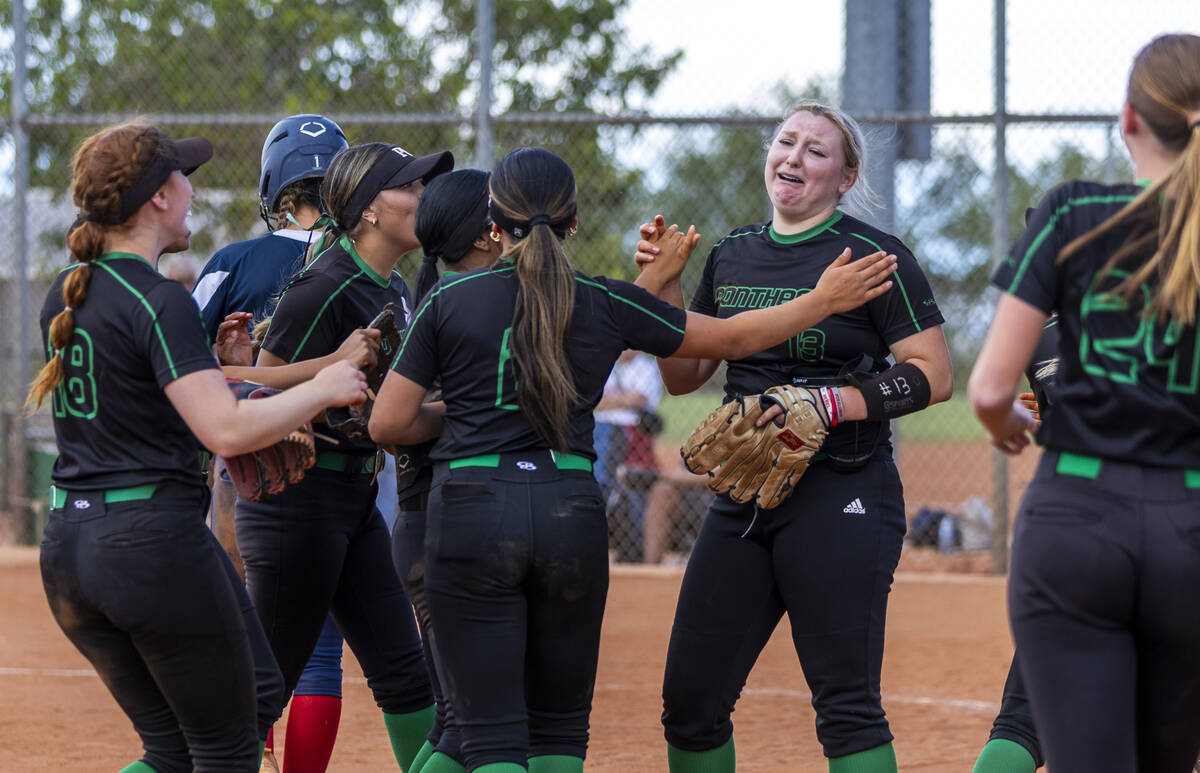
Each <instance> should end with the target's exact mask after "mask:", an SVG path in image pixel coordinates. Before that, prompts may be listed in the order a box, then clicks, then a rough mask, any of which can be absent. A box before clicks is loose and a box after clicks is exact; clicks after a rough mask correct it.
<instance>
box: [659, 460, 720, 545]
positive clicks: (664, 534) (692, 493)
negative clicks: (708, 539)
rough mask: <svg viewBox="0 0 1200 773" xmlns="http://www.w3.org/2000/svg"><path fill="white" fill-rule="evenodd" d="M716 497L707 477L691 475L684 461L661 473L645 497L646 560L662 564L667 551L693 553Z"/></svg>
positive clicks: (692, 473)
mask: <svg viewBox="0 0 1200 773" xmlns="http://www.w3.org/2000/svg"><path fill="white" fill-rule="evenodd" d="M713 496H715V495H714V494H713V493H712V491H710V490H709V488H708V476H707V475H697V474H696V473H694V472H689V471H688V469H687V468H686V467H684V466H683V462H682V461H681V462H680V463H679V467H677V468H674V469H667V470H662V471H661V472H660V473H659V475H658V477H657V479H656V480H655V481H654V484H653V485H652V486H651V487H650V492H649V494H647V495H646V511H645V552H644V553H643V560H644V561H645V562H646V563H647V564H660V563H662V560H663V556H665V555H666V552H667V551H668V550H679V551H682V552H687V551H688V550H690V549H691V545H692V542H694V541H695V539H696V532H697V531H699V530H700V524H701V523H702V522H703V521H704V514H705V513H706V512H708V506H709V505H710V504H712V500H713Z"/></svg>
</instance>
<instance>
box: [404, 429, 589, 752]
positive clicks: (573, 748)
mask: <svg viewBox="0 0 1200 773" xmlns="http://www.w3.org/2000/svg"><path fill="white" fill-rule="evenodd" d="M518 464H520V465H522V466H523V467H524V469H522V467H518ZM425 548H426V550H425V592H426V595H427V596H428V598H429V610H430V613H431V615H432V618H433V627H434V630H435V631H436V632H437V637H438V638H437V651H438V653H439V654H440V655H441V657H442V662H443V664H444V666H445V677H446V685H445V687H446V690H447V692H449V694H450V703H451V705H452V706H453V707H454V712H455V719H456V721H457V723H458V728H459V734H460V737H461V739H462V754H463V757H464V760H465V764H466V767H467V769H468V770H474V769H475V768H477V767H479V766H481V765H485V764H489V763H497V762H508V763H515V764H518V765H525V764H526V761H527V759H528V758H529V757H537V756H543V755H564V756H573V757H579V758H581V759H582V758H583V757H584V756H585V754H586V751H587V743H588V716H589V714H590V712H591V704H592V690H593V687H594V686H595V681H596V662H597V658H598V653H599V648H600V623H601V618H602V617H603V616H604V602H605V599H606V597H607V594H608V527H607V524H606V523H605V518H604V503H603V501H602V500H601V498H600V488H599V486H598V485H597V484H596V481H595V479H594V478H593V477H592V474H591V472H590V470H559V469H557V468H556V466H555V462H554V461H553V459H552V458H551V456H550V454H549V453H548V452H546V451H534V452H523V453H520V454H502V455H501V456H500V462H499V466H497V467H495V468H490V469H489V468H484V467H463V468H458V469H449V468H448V465H446V464H445V463H442V464H439V465H437V466H436V467H435V472H434V478H433V488H432V490H431V491H430V496H429V519H428V524H427V533H426V540H425Z"/></svg>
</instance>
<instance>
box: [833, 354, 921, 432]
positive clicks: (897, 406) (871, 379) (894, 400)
mask: <svg viewBox="0 0 1200 773" xmlns="http://www.w3.org/2000/svg"><path fill="white" fill-rule="evenodd" d="M849 377H850V382H851V383H852V384H853V385H854V386H856V387H858V391H860V392H861V393H862V396H863V400H864V401H865V402H866V404H867V421H887V420H889V419H897V418H899V417H901V416H906V415H908V414H910V413H915V412H916V411H919V410H921V409H922V408H924V407H926V406H927V405H929V399H930V391H929V379H927V378H925V374H924V373H923V372H922V371H921V369H920V368H918V367H917V366H916V365H913V364H912V363H911V362H901V363H899V364H897V365H894V366H892V367H891V368H888V369H887V370H885V371H883V372H882V373H876V374H874V375H867V374H865V373H851V374H849Z"/></svg>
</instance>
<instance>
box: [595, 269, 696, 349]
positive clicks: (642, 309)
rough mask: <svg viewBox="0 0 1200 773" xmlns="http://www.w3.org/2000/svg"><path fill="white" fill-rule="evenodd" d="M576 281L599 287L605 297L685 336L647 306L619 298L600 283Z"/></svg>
mask: <svg viewBox="0 0 1200 773" xmlns="http://www.w3.org/2000/svg"><path fill="white" fill-rule="evenodd" d="M575 281H576V282H579V283H580V284H584V285H588V286H590V287H598V288H600V289H601V290H603V291H604V293H605V295H607V296H608V297H609V298H613V299H615V300H618V301H621V302H622V303H626V304H629V305H630V306H632V307H633V308H635V309H637V310H638V311H640V312H642V313H643V314H645V315H646V316H648V317H650V318H651V319H656V320H658V321H659V322H661V323H663V324H664V325H666V326H667V327H668V328H670V329H671V330H674V331H675V332H676V333H679V334H680V335H684V330H683V328H679V327H675V326H674V325H672V324H671V323H670V322H668V321H667V320H665V319H663V318H662V317H660V316H658V315H657V314H655V313H654V312H652V311H650V309H647V308H646V307H645V306H642V305H640V304H637V303H634V302H633V301H631V300H629V299H628V298H622V297H621V296H619V295H614V294H613V293H612V292H610V291H609V289H608V288H607V287H605V286H604V285H602V284H600V283H599V282H593V281H591V280H589V279H582V278H580V277H575Z"/></svg>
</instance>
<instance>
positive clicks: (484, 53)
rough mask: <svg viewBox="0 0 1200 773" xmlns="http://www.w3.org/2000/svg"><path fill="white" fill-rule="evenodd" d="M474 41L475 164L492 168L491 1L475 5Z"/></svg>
mask: <svg viewBox="0 0 1200 773" xmlns="http://www.w3.org/2000/svg"><path fill="white" fill-rule="evenodd" d="M475 27H476V35H475V44H476V46H478V48H479V105H478V106H477V107H476V108H475V166H477V167H478V168H480V169H488V170H490V169H491V168H492V164H493V162H494V160H495V159H494V158H493V156H494V155H495V153H494V150H493V146H492V49H493V48H494V46H495V43H496V18H495V9H494V8H493V6H492V0H479V2H478V3H477V4H476V6H475Z"/></svg>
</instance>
